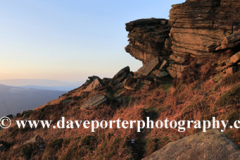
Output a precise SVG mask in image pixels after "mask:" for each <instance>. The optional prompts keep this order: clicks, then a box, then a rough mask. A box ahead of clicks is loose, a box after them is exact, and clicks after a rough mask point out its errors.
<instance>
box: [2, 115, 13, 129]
mask: <svg viewBox="0 0 240 160" xmlns="http://www.w3.org/2000/svg"><path fill="white" fill-rule="evenodd" d="M11 124H12V122H11V119H10V118H8V117H2V118H1V119H0V128H2V129H7V128H9V127H10V126H11Z"/></svg>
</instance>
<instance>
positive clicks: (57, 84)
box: [0, 79, 84, 91]
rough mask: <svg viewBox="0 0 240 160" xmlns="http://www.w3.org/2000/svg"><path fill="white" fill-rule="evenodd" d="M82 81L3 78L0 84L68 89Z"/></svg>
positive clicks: (44, 88)
mask: <svg viewBox="0 0 240 160" xmlns="http://www.w3.org/2000/svg"><path fill="white" fill-rule="evenodd" d="M83 83H84V82H83V81H70V82H65V81H58V80H48V79H5V80H0V84H3V85H7V86H17V87H23V88H28V89H30V88H33V89H41V90H42V89H43V90H58V91H70V90H73V89H75V88H77V87H79V86H81V85H82V84H83Z"/></svg>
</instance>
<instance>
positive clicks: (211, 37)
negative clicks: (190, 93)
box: [168, 0, 240, 78]
mask: <svg viewBox="0 0 240 160" xmlns="http://www.w3.org/2000/svg"><path fill="white" fill-rule="evenodd" d="M226 6H227V7H226ZM239 10H240V1H238V0H230V1H229V0H221V1H220V0H201V1H200V0H187V1H186V2H185V3H182V4H177V5H172V9H171V10H170V19H169V24H170V26H171V31H170V34H169V35H170V37H171V40H172V47H171V48H172V51H173V54H172V55H171V56H170V59H172V60H173V63H171V64H169V67H168V71H169V73H170V74H171V75H172V77H174V78H179V77H180V76H181V75H182V71H183V70H182V68H183V67H186V66H188V65H189V64H190V63H191V60H193V59H195V60H197V61H198V63H199V64H202V63H204V62H202V60H203V59H205V60H206V59H208V60H210V59H211V58H212V57H213V55H214V54H215V55H216V54H217V55H218V58H219V57H221V61H222V60H223V59H224V60H227V61H228V59H229V58H230V57H231V56H233V55H234V54H235V53H236V52H237V51H239V50H240V49H238V48H237V47H239V44H240V41H239V40H240V36H239V33H238V32H237V30H238V29H239V22H240V16H239ZM232 34H235V35H232ZM224 37H225V38H224ZM222 38H223V40H221V39H222ZM221 44H222V45H221ZM229 48H231V49H232V50H231V53H229V51H227V52H226V51H225V50H226V49H229ZM227 53H229V54H227ZM219 55H220V56H219ZM223 57H224V58H223ZM235 57H236V56H235ZM222 58H223V59H222ZM217 61H218V59H217ZM216 65H217V66H219V65H220V66H221V64H219V62H217V63H213V66H216ZM234 65H235V64H232V66H234ZM228 67H230V66H226V67H224V68H222V67H220V69H218V71H223V70H224V69H228Z"/></svg>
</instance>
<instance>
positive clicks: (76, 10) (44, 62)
mask: <svg viewBox="0 0 240 160" xmlns="http://www.w3.org/2000/svg"><path fill="white" fill-rule="evenodd" d="M182 2H184V1H183V0H169V1H160V0H151V1H147V0H11V1H5V0H0V59H1V63H0V80H1V79H51V80H60V81H82V80H86V79H87V77H88V76H90V75H98V76H100V77H112V76H113V75H114V74H115V73H116V72H117V71H118V70H120V69H121V68H123V67H125V66H127V65H128V66H130V68H131V70H132V71H136V70H137V69H138V68H139V67H140V66H141V65H142V64H141V62H140V61H138V60H136V59H134V58H133V57H131V56H130V55H129V54H128V53H126V52H125V50H124V47H125V46H126V45H127V44H128V41H127V40H128V38H127V34H128V33H127V32H126V31H125V23H127V22H129V21H132V20H136V19H140V18H151V17H155V18H168V15H169V10H170V8H171V5H172V4H176V3H182Z"/></svg>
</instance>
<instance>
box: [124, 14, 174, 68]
mask: <svg viewBox="0 0 240 160" xmlns="http://www.w3.org/2000/svg"><path fill="white" fill-rule="evenodd" d="M126 30H127V31H129V34H128V38H129V45H128V46H126V48H125V50H126V52H128V53H130V54H131V55H132V56H133V57H135V58H136V59H138V60H140V61H142V62H143V64H146V63H147V62H149V61H150V60H152V59H154V58H156V57H158V58H159V60H160V61H162V60H164V59H167V58H168V57H169V55H170V53H171V40H170V39H169V32H170V27H169V25H168V20H166V19H155V18H151V19H139V20H136V21H131V22H129V23H126Z"/></svg>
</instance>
